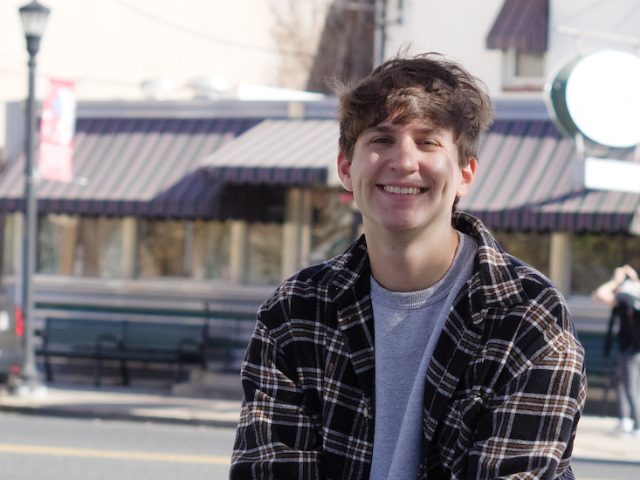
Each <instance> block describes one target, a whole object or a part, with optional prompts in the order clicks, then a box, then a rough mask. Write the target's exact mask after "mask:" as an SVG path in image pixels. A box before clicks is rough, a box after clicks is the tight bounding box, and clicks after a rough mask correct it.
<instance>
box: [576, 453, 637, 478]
mask: <svg viewBox="0 0 640 480" xmlns="http://www.w3.org/2000/svg"><path fill="white" fill-rule="evenodd" d="M638 448H640V445H639V447H638ZM571 463H572V465H573V473H574V474H575V476H576V479H577V480H596V479H597V480H600V479H602V480H604V479H606V480H638V479H639V478H640V464H638V463H631V462H622V461H604V460H576V459H574V460H573V461H572V462H571Z"/></svg>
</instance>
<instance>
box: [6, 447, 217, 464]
mask: <svg viewBox="0 0 640 480" xmlns="http://www.w3.org/2000/svg"><path fill="white" fill-rule="evenodd" d="M0 453H13V454H23V455H24V454H27V455H52V456H64V457H85V458H108V459H116V460H143V461H146V462H172V463H197V464H210V465H228V464H229V462H230V459H229V457H223V456H220V455H180V454H171V453H159V452H122V451H117V450H97V449H92V448H70V447H49V446H46V445H12V444H2V443H0Z"/></svg>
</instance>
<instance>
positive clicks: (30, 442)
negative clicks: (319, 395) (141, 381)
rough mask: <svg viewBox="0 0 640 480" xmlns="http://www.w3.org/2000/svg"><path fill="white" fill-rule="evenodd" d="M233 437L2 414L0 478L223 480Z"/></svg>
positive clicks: (582, 464)
mask: <svg viewBox="0 0 640 480" xmlns="http://www.w3.org/2000/svg"><path fill="white" fill-rule="evenodd" d="M234 435H235V431H234V430H233V429H228V428H213V427H204V426H185V425H168V424H154V423H140V422H121V421H99V420H88V419H73V418H62V417H43V416H35V415H21V414H11V413H0V472H1V473H0V478H2V480H33V479H38V478H46V479H47V480H114V479H122V480H127V479H136V480H151V479H153V480H165V479H166V480H169V479H171V480H175V479H176V478H188V479H189V480H205V479H206V480H217V479H225V478H228V474H229V456H230V455H231V449H232V445H233V438H234ZM639 448H640V445H639ZM573 469H574V473H575V474H576V478H577V479H578V480H604V479H607V480H637V479H639V478H640V464H639V463H631V462H615V461H599V460H589V459H574V461H573Z"/></svg>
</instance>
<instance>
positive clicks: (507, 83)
mask: <svg viewBox="0 0 640 480" xmlns="http://www.w3.org/2000/svg"><path fill="white" fill-rule="evenodd" d="M544 64H545V54H544V53H535V52H519V51H517V50H515V49H514V48H510V49H508V50H506V51H504V52H503V55H502V65H503V89H504V90H507V91H521V90H536V91H538V90H542V88H543V86H544V80H545V66H544Z"/></svg>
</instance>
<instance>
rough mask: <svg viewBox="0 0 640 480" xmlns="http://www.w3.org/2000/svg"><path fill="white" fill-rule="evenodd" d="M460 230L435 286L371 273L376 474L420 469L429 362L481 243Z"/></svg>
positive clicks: (395, 475)
mask: <svg viewBox="0 0 640 480" xmlns="http://www.w3.org/2000/svg"><path fill="white" fill-rule="evenodd" d="M458 233H459V237H460V243H459V245H458V249H457V251H456V255H455V257H454V259H453V262H452V264H451V266H450V267H449V270H448V271H447V273H446V274H445V275H444V277H442V279H440V280H439V281H438V282H437V283H436V284H435V285H433V286H431V287H430V288H428V289H426V290H421V291H418V292H392V291H390V290H386V289H385V288H383V287H382V286H380V285H379V284H378V283H377V282H376V281H375V279H374V278H373V277H371V301H372V305H373V318H374V329H375V408H376V411H375V438H374V444H373V463H372V466H371V474H370V476H369V478H370V480H383V479H394V480H402V479H414V478H416V476H417V474H418V468H419V467H420V465H419V463H420V442H421V435H422V409H423V405H422V400H423V392H424V382H425V376H426V373H427V367H428V365H429V361H430V360H431V356H432V354H433V349H434V347H435V344H436V341H437V339H438V337H439V336H440V332H441V330H442V327H443V325H444V323H445V320H446V318H447V315H448V313H449V310H450V308H451V306H452V304H453V301H454V300H455V297H456V295H457V294H458V292H459V291H460V289H461V288H462V286H463V285H464V283H465V282H466V281H467V280H468V279H469V277H470V276H471V274H472V272H473V259H474V256H475V253H476V249H477V247H478V246H477V243H476V241H475V240H474V239H473V238H472V237H470V236H468V235H466V234H462V233H460V232H458Z"/></svg>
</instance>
